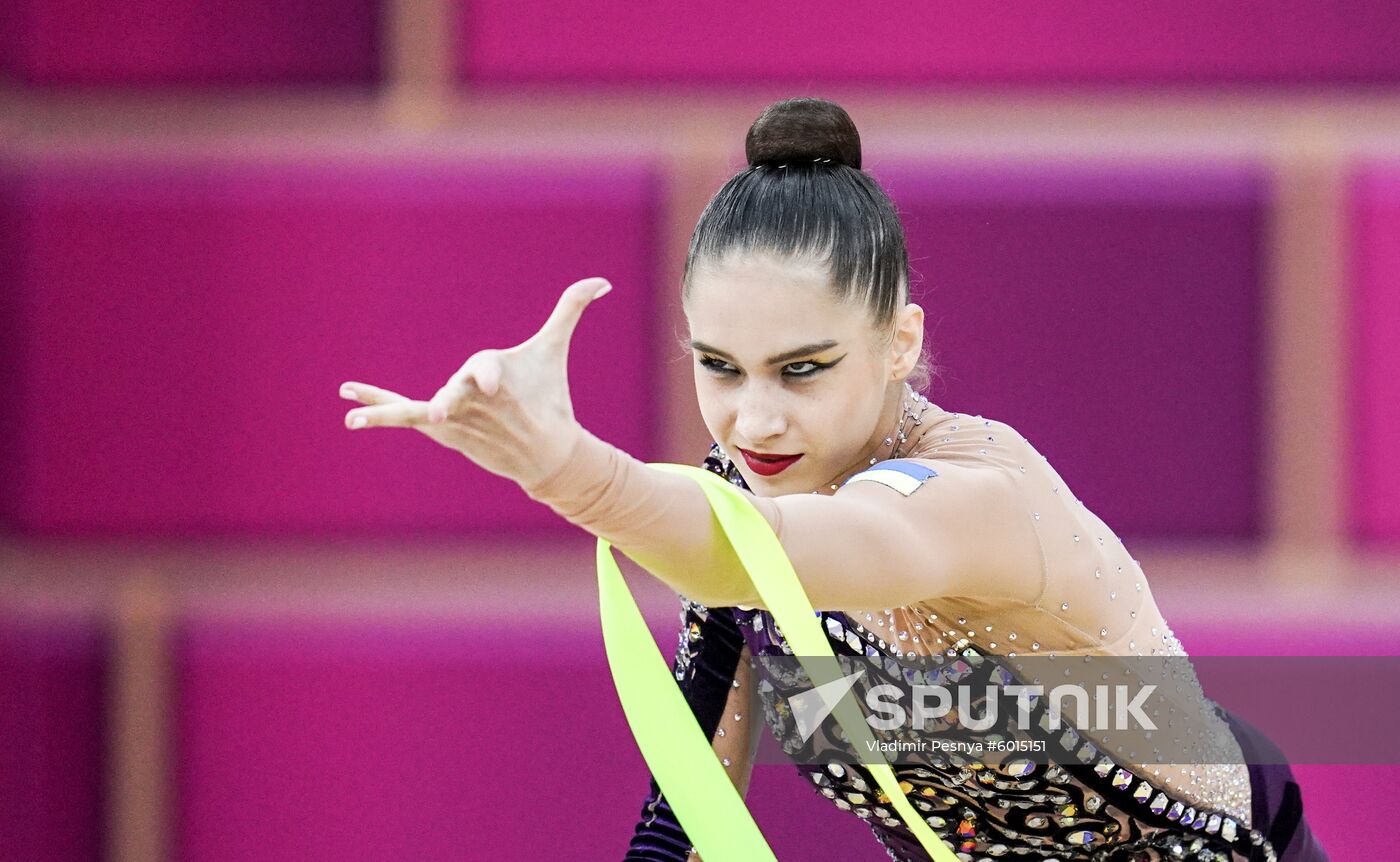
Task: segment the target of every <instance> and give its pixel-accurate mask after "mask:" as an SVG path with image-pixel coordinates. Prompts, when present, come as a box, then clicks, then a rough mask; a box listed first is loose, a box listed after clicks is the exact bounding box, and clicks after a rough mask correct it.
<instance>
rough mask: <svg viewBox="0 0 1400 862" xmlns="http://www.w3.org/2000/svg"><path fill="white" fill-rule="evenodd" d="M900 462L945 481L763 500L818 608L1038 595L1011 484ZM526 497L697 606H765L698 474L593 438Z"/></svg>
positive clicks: (1029, 535) (1029, 534) (936, 465)
mask: <svg viewBox="0 0 1400 862" xmlns="http://www.w3.org/2000/svg"><path fill="white" fill-rule="evenodd" d="M894 463H895V462H890V461H886V462H882V465H890V464H894ZM899 463H904V464H909V465H922V466H923V467H924V468H926V469H928V470H931V471H932V472H933V473H934V474H936V475H930V476H928V477H926V478H924V479H923V480H922V481H919V482H918V484H917V486H916V487H913V488H912V489H910V490H909V492H908V493H904V492H903V491H901V490H900V489H898V488H895V487H892V486H891V485H890V484H889V483H886V482H880V481H875V480H873V479H872V477H869V476H865V477H864V478H857V477H853V478H852V480H851V481H848V482H847V483H846V484H845V485H843V486H842V487H841V489H840V490H839V491H838V492H837V493H835V494H834V495H831V496H821V495H815V494H794V495H787V496H782V497H755V496H752V495H750V496H749V500H750V502H752V503H753V504H754V506H755V508H757V509H758V511H759V512H760V513H761V514H762V515H763V516H764V518H765V519H766V520H767V521H768V523H769V525H770V526H772V527H773V529H774V531H775V532H776V533H777V535H778V538H779V540H780V541H781V542H782V545H783V548H784V550H785V551H786V552H787V554H788V556H789V558H791V560H792V563H793V567H794V569H795V570H796V572H797V576H798V578H799V580H801V582H802V585H803V587H804V589H805V590H806V592H807V596H808V598H809V599H810V601H811V602H812V604H813V605H814V606H815V607H818V608H828V609H830V608H860V607H895V606H899V605H905V604H912V603H914V602H918V601H922V600H926V599H929V598H933V597H936V596H940V595H1019V594H1022V593H1030V592H1032V590H1031V588H1030V587H1029V586H1027V585H1029V584H1030V583H1032V582H1035V583H1038V580H1039V574H1040V573H1039V550H1038V545H1037V543H1036V540H1035V536H1034V529H1033V527H1032V526H1031V524H1030V514H1029V513H1028V512H1026V511H1025V508H1026V507H1025V506H1024V505H1023V503H1022V501H1021V499H1020V497H1019V495H1018V493H1017V485H1016V483H1015V482H1014V480H1013V479H1012V478H1011V477H1010V476H1009V475H1008V474H1006V473H1005V472H1004V471H1002V470H999V469H997V468H996V467H993V466H975V467H970V466H964V465H957V464H951V463H945V462H942V461H931V460H922V459H920V460H903V459H901V461H900V462H899ZM867 472H870V471H867ZM859 476H864V474H858V477H859ZM906 487H907V483H906ZM525 490H526V491H527V493H529V494H530V496H531V497H533V498H534V499H536V500H540V501H542V502H545V503H546V504H548V505H549V506H550V507H551V508H553V509H554V510H555V511H556V512H557V513H559V514H560V515H561V516H563V517H564V518H566V519H568V520H569V521H571V522H573V523H575V524H577V525H579V526H580V527H583V528H584V529H586V530H588V531H589V532H591V533H593V534H594V535H597V536H600V537H602V538H604V539H607V540H608V541H610V542H611V543H612V544H613V545H614V546H615V547H617V548H618V550H620V551H622V552H623V553H624V554H626V555H627V556H628V557H630V558H632V559H633V560H635V561H636V562H637V563H638V564H639V565H640V566H641V567H642V568H644V569H646V570H647V571H648V572H650V573H652V574H653V575H655V576H656V577H658V578H659V579H661V580H662V581H664V582H666V583H667V584H668V585H670V586H671V587H672V588H673V589H675V590H676V591H677V592H679V593H681V594H683V595H687V596H690V597H691V598H693V599H695V600H696V601H700V602H703V603H704V604H707V605H713V606H732V605H747V606H751V607H763V604H762V602H761V600H760V599H759V598H758V595H757V593H756V592H755V591H754V589H753V585H752V584H751V583H750V581H749V579H748V576H747V575H746V574H745V573H744V571H743V568H742V566H741V565H740V563H739V560H738V557H737V556H736V555H735V553H734V550H733V548H731V547H730V546H729V543H728V541H727V539H726V538H725V537H724V533H723V531H722V530H721V529H720V527H719V524H718V523H717V522H716V520H715V518H714V515H713V513H712V512H711V511H710V507H709V504H708V502H707V501H706V499H705V495H704V492H703V491H702V490H701V489H700V487H699V486H698V485H697V484H696V483H695V481H694V480H693V479H691V478H689V477H687V476H682V475H679V474H676V473H670V472H666V471H663V470H657V469H654V468H651V467H648V466H647V465H646V464H643V463H642V462H640V461H638V460H637V459H635V458H632V457H631V456H630V455H628V454H627V453H625V452H622V451H621V450H620V449H617V447H615V446H611V445H609V444H607V443H604V442H603V441H601V440H598V438H596V437H594V436H593V435H591V434H588V433H587V432H584V433H583V434H582V435H581V436H580V438H579V441H578V443H577V444H576V445H575V447H574V450H573V456H572V457H571V458H570V460H569V461H568V463H567V464H566V465H565V467H564V468H563V470H561V471H560V472H559V473H557V474H555V475H554V476H552V477H549V478H547V479H545V480H544V481H543V482H541V483H540V484H538V485H536V486H534V487H531V488H526V489H525Z"/></svg>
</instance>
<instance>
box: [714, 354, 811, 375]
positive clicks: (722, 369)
mask: <svg viewBox="0 0 1400 862" xmlns="http://www.w3.org/2000/svg"><path fill="white" fill-rule="evenodd" d="M700 364H701V365H704V367H706V368H708V369H710V371H711V372H714V374H718V375H725V376H728V375H735V374H739V371H738V369H736V368H734V367H732V365H729V364H728V362H725V361H722V360H717V358H714V357H701V358H700ZM833 364H834V362H826V364H822V362H811V361H802V362H790V364H787V365H785V367H784V368H783V374H784V375H787V376H790V378H804V376H812V375H813V374H816V372H818V371H822V369H823V368H830V367H832V365H833ZM804 367H805V368H804ZM794 368H801V371H794Z"/></svg>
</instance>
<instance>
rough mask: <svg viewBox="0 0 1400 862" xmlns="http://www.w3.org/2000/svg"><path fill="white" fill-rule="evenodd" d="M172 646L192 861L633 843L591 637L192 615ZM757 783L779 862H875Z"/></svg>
mask: <svg viewBox="0 0 1400 862" xmlns="http://www.w3.org/2000/svg"><path fill="white" fill-rule="evenodd" d="M667 639H668V641H669V642H670V643H672V644H673V643H674V639H672V638H669V636H668V637H667ZM177 650H178V658H177V668H178V670H177V685H178V688H179V695H178V703H179V706H178V709H177V715H178V718H177V721H176V725H177V728H178V729H177V734H178V739H177V741H176V747H177V749H178V752H179V757H178V763H179V767H178V770H179V772H178V775H177V776H176V785H177V788H178V795H179V798H180V800H181V810H180V812H179V815H178V818H177V824H176V829H175V841H176V845H177V858H180V859H182V860H185V862H223V860H230V862H232V860H240V862H274V861H275V860H277V861H278V862H280V860H288V862H290V860H302V859H338V860H347V862H349V860H379V859H418V860H424V862H428V860H457V859H547V858H553V857H556V856H558V855H559V853H560V852H561V851H560V848H561V847H567V848H569V850H568V854H569V855H572V856H574V857H575V858H585V859H618V858H621V857H622V854H623V850H624V848H625V847H626V846H627V842H628V840H629V839H630V838H631V835H632V830H633V828H634V826H635V824H636V822H637V817H638V815H639V813H640V810H641V804H642V802H643V800H644V798H645V795H646V790H647V771H646V766H645V763H644V762H643V761H642V758H641V755H640V754H639V753H638V751H637V747H636V744H635V742H633V740H632V737H631V733H630V732H629V731H628V729H627V724H626V721H625V719H624V718H623V715H622V709H621V707H620V706H619V705H618V702H617V695H616V692H615V690H614V689H613V685H612V680H611V677H610V675H609V673H608V670H607V666H606V661H605V658H604V656H603V650H602V643H601V637H600V636H599V634H598V633H597V631H596V630H593V629H589V630H579V629H574V628H568V629H561V630H557V631H554V632H550V633H546V634H544V635H541V633H540V632H539V631H538V630H532V631H531V632H530V634H529V636H528V640H523V639H522V630H517V629H511V628H506V627H499V628H492V629H488V630H482V629H481V628H480V627H470V626H467V625H465V624H462V623H454V622H450V621H441V622H436V623H433V622H424V621H402V622H399V621H395V622H385V621H380V622H366V621H342V622H334V621H327V620H314V621H295V620H278V621H267V622H251V621H232V620H218V619H203V620H201V619H191V620H188V621H187V622H186V624H185V625H184V626H183V627H182V631H181V634H180V636H179V637H178V639H177ZM754 781H755V791H754V813H755V817H756V818H757V819H758V820H759V822H760V823H761V824H763V825H764V826H765V829H766V830H767V831H768V834H769V836H770V839H771V840H772V843H773V845H774V847H775V849H779V850H781V851H782V852H781V853H780V858H795V859H809V858H817V857H818V856H820V855H822V853H823V852H825V853H827V854H828V855H830V856H831V858H841V859H859V858H871V859H873V858H875V856H876V855H878V854H879V852H880V851H879V848H878V846H877V845H876V844H875V843H874V840H873V839H872V838H871V836H870V834H869V830H867V829H866V828H865V827H864V826H863V824H861V823H859V822H858V821H855V818H853V817H847V818H832V817H831V815H832V814H833V813H834V812H832V811H829V810H825V809H824V808H823V806H824V805H825V804H826V802H825V800H822V799H820V798H819V797H817V795H816V794H815V793H814V792H813V790H812V788H811V787H810V785H807V786H804V783H803V782H802V780H801V779H800V777H799V776H798V775H797V773H796V771H795V770H793V769H789V768H787V767H785V766H769V767H761V768H759V769H758V770H756V773H755V778H754ZM813 819H814V820H815V822H816V823H820V824H822V829H821V831H819V832H813V831H811V830H810V828H804V827H806V826H807V824H808V823H810V822H811V820H813ZM848 821H850V822H848Z"/></svg>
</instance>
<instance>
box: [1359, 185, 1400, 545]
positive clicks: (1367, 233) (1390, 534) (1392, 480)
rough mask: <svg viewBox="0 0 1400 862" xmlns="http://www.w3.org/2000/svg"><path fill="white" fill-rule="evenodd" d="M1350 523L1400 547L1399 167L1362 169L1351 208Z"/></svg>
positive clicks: (1370, 537)
mask: <svg viewBox="0 0 1400 862" xmlns="http://www.w3.org/2000/svg"><path fill="white" fill-rule="evenodd" d="M1350 231H1351V235H1350V251H1351V278H1350V281H1351V297H1350V328H1349V332H1350V343H1351V351H1350V363H1349V364H1350V371H1349V380H1350V405H1351V408H1350V423H1349V427H1350V430H1349V431H1348V433H1347V437H1346V440H1347V442H1348V446H1347V455H1348V456H1349V457H1350V460H1351V464H1350V467H1351V469H1350V477H1349V481H1348V486H1349V487H1348V491H1349V493H1348V500H1349V506H1348V509H1349V521H1350V525H1351V532H1352V535H1353V536H1354V537H1356V538H1357V539H1359V540H1361V541H1362V542H1367V543H1392V544H1393V543H1396V542H1400V378H1397V376H1396V373H1395V372H1396V369H1397V368H1400V162H1392V163H1389V164H1386V163H1375V164H1370V165H1366V166H1363V167H1361V168H1359V169H1358V170H1357V171H1356V173H1355V175H1354V178H1353V181H1352V184H1351V207H1350Z"/></svg>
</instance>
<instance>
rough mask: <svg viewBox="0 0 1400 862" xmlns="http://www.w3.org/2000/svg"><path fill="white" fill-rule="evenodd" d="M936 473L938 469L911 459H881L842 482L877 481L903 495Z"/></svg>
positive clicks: (906, 494) (914, 489) (915, 488)
mask: <svg viewBox="0 0 1400 862" xmlns="http://www.w3.org/2000/svg"><path fill="white" fill-rule="evenodd" d="M937 475H938V471H936V470H934V469H933V468H932V467H926V466H924V465H923V464H916V463H914V462H913V461H904V460H900V459H897V458H896V459H893V460H890V461H881V462H880V463H878V464H876V465H874V466H873V467H871V468H870V469H868V470H862V471H861V472H859V473H857V474H855V475H854V476H852V477H851V478H849V479H847V480H846V481H845V482H844V483H843V484H844V485H849V484H851V483H852V482H879V483H880V484H881V485H884V486H886V487H889V488H893V489H895V490H896V491H898V492H899V493H901V494H903V495H904V496H906V497H908V496H909V495H910V494H912V493H914V492H915V491H917V490H919V486H920V485H922V484H924V482H926V481H928V480H929V479H932V478H933V477H934V476H937Z"/></svg>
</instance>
